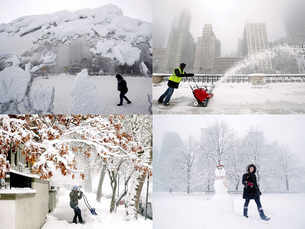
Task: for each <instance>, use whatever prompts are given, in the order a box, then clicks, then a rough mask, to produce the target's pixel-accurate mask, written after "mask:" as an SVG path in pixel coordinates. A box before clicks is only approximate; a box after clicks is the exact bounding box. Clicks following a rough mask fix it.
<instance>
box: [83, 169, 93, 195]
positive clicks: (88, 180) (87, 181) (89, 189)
mask: <svg viewBox="0 0 305 229" xmlns="http://www.w3.org/2000/svg"><path fill="white" fill-rule="evenodd" d="M85 177H86V179H85V187H84V189H85V191H86V192H92V176H91V169H90V167H89V166H88V168H87V169H85Z"/></svg>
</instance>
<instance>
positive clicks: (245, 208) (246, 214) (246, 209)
mask: <svg viewBox="0 0 305 229" xmlns="http://www.w3.org/2000/svg"><path fill="white" fill-rule="evenodd" d="M244 217H246V218H248V207H244Z"/></svg>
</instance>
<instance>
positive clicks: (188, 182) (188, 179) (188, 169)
mask: <svg viewBox="0 0 305 229" xmlns="http://www.w3.org/2000/svg"><path fill="white" fill-rule="evenodd" d="M186 179H187V187H186V193H187V194H190V193H191V168H190V167H188V168H187V178H186Z"/></svg>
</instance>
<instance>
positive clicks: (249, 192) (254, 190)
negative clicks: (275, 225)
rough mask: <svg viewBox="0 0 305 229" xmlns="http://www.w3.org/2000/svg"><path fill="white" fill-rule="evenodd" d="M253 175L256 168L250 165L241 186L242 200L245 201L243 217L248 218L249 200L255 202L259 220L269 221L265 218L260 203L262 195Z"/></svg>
mask: <svg viewBox="0 0 305 229" xmlns="http://www.w3.org/2000/svg"><path fill="white" fill-rule="evenodd" d="M255 173H256V166H255V165H254V164H250V165H248V167H247V173H245V174H244V175H243V178H242V184H243V185H244V191H243V199H245V204H244V216H245V217H247V218H248V205H249V202H250V200H252V199H253V200H255V203H256V205H257V209H258V212H259V215H260V217H261V219H263V220H269V219H270V217H267V216H266V215H265V213H264V210H263V207H262V204H261V201H260V195H261V194H262V193H261V191H260V190H259V186H258V184H257V180H256V175H255Z"/></svg>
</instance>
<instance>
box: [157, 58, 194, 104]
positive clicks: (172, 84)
mask: <svg viewBox="0 0 305 229" xmlns="http://www.w3.org/2000/svg"><path fill="white" fill-rule="evenodd" d="M185 67H186V64H185V63H181V64H180V65H179V67H178V68H176V69H175V70H174V72H173V74H172V75H171V76H170V77H169V79H168V83H167V86H168V88H167V90H166V91H165V92H164V93H163V94H162V95H161V96H160V97H159V99H158V103H159V104H162V103H163V105H165V106H168V105H169V101H170V99H171V97H172V95H173V93H174V90H175V89H177V88H179V84H180V82H181V80H182V77H191V76H194V74H187V73H185V72H184V69H185Z"/></svg>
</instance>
